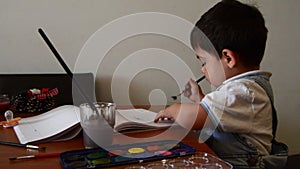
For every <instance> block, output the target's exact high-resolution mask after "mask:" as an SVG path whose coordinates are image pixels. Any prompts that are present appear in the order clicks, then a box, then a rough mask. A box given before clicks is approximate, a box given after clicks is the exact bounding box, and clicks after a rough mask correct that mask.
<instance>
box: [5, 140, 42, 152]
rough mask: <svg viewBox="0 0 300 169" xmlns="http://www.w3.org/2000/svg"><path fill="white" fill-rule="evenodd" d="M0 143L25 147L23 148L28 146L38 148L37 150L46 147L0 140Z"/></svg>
mask: <svg viewBox="0 0 300 169" xmlns="http://www.w3.org/2000/svg"><path fill="white" fill-rule="evenodd" d="M0 144H2V145H8V146H16V147H25V148H30V149H38V150H45V149H46V147H39V146H35V145H30V144H19V143H13V142H5V141H0Z"/></svg>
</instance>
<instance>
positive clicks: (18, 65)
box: [0, 0, 300, 154]
mask: <svg viewBox="0 0 300 169" xmlns="http://www.w3.org/2000/svg"><path fill="white" fill-rule="evenodd" d="M216 2H217V1H215V0H214V1H212V0H185V1H183V0H164V1H161V0H151V1H150V0H97V1H96V0H88V1H85V0H64V1H61V0H49V1H46V0H23V1H18V0H0V58H1V59H0V72H1V73H56V72H57V73H63V72H64V70H63V69H62V67H61V66H60V65H59V64H58V62H57V61H56V60H55V59H54V58H53V55H52V54H51V53H50V51H49V49H48V48H47V47H46V46H45V43H44V42H43V41H42V40H41V38H40V36H39V35H38V33H37V29H38V28H39V27H42V28H43V29H44V30H45V31H46V32H47V34H48V36H49V37H50V39H51V40H52V41H53V43H54V44H55V46H56V47H57V49H58V51H59V52H60V53H61V55H62V56H63V58H64V60H65V62H66V63H67V64H68V66H69V67H70V68H71V69H72V70H73V69H74V67H75V64H76V60H77V58H78V55H79V52H80V51H81V49H82V47H83V45H84V44H85V42H86V41H87V40H88V39H89V38H90V37H91V36H92V35H93V33H95V32H96V31H97V30H98V29H100V28H102V27H103V26H104V25H106V24H108V23H110V22H112V21H114V20H116V19H118V18H120V17H123V16H126V15H129V14H135V13H143V12H161V13H168V14H172V15H175V16H178V17H180V18H183V19H185V20H187V21H189V22H191V23H194V22H196V21H197V20H198V19H199V17H200V16H201V15H202V14H203V13H204V12H205V11H206V10H208V9H209V8H210V7H211V6H213V5H214V4H215V3H216ZM243 2H247V3H250V4H256V6H258V8H259V9H260V10H261V12H262V13H263V15H264V17H265V20H266V25H267V27H268V29H269V34H268V41H267V48H266V52H265V58H264V59H263V62H262V65H261V69H263V70H267V71H271V72H272V73H273V76H272V79H271V82H272V84H273V90H274V95H275V103H276V107H277V110H278V116H279V126H278V136H277V137H278V140H279V141H284V142H286V143H287V144H288V145H289V148H290V153H291V154H295V153H299V152H300V145H299V142H300V136H299V131H298V130H299V129H300V123H299V119H300V113H299V110H300V101H299V96H300V88H299V72H300V67H299V65H298V64H299V61H300V57H299V52H298V51H299V47H300V46H299V44H300V24H299V23H300V22H299V21H300V19H299V16H300V11H299V9H298V7H299V6H300V1H298V0H285V1H282V0H257V1H254V0H251V1H250V0H248V1H246V0H243ZM149 22H151V21H150V20H149ZM131 26H132V25H131ZM120 29H126V27H120ZM170 29H172V28H170ZM108 40H109V39H108ZM99 45H100V46H101V44H99ZM149 48H154V49H162V50H164V51H169V52H170V53H173V54H175V55H176V56H180V57H181V59H182V60H183V61H184V62H185V63H186V64H187V65H188V66H189V67H190V69H191V71H192V72H193V74H194V75H195V77H197V76H200V75H201V73H200V72H199V70H200V69H199V68H200V67H199V63H197V61H196V59H195V57H194V54H193V52H192V51H191V50H189V49H188V48H187V47H186V46H184V45H183V44H182V43H180V42H178V41H176V40H174V39H172V38H168V37H164V36H160V35H151V34H146V35H140V36H133V37H128V38H127V39H125V40H123V41H122V42H120V43H118V44H117V45H115V46H114V47H113V48H112V49H111V50H110V51H109V52H108V53H107V55H106V56H105V60H104V63H103V64H101V66H100V67H99V68H98V71H97V74H96V75H95V76H96V90H95V92H96V95H97V97H98V99H99V100H102V101H115V100H118V101H117V104H119V105H122V104H126V103H127V102H126V101H124V100H122V99H119V98H112V95H111V93H112V91H111V90H112V88H111V83H112V76H113V73H114V71H115V69H116V68H117V67H118V65H119V64H120V63H122V61H124V59H125V58H126V57H127V56H129V55H131V54H133V53H134V52H137V51H141V50H143V49H149ZM166 58H167V57H166ZM166 58H165V57H161V58H159V59H160V60H161V62H162V63H164V65H163V66H166V67H168V66H170V67H171V66H174V65H171V64H168V63H169V62H170V63H172V62H171V61H170V60H166ZM150 60H151V59H150ZM144 61H145V60H137V61H136V62H134V61H133V62H132V63H130V64H129V65H127V67H126V65H125V68H128V70H130V69H131V67H132V65H143V64H145V63H144ZM146 62H147V61H146ZM86 66H87V67H88V66H89V65H86ZM123 66H124V65H123ZM176 66H178V67H180V66H182V65H176ZM123 78H125V80H126V77H123ZM128 78H129V77H128ZM186 78H188V77H184V78H182V79H179V80H181V81H182V80H185V79H186ZM127 80H128V79H127ZM129 80H130V85H129V86H128V87H127V88H128V90H127V91H125V92H124V94H126V95H128V97H129V98H130V101H131V103H132V104H134V105H142V104H151V105H155V104H161V103H163V104H171V103H172V102H173V101H172V100H171V99H170V98H169V96H170V95H174V94H177V93H178V92H179V91H180V88H182V86H180V85H176V79H174V78H173V77H172V74H171V75H170V74H168V72H163V71H160V70H158V69H146V70H143V71H140V72H137V74H136V75H135V76H134V78H132V79H129ZM174 82H175V83H174ZM118 85H120V86H119V88H122V87H123V86H122V85H123V84H116V86H117V88H118ZM201 86H202V87H204V88H205V91H207V92H209V90H210V86H209V84H207V83H206V82H202V83H201ZM117 97H118V94H117ZM120 98H122V97H120Z"/></svg>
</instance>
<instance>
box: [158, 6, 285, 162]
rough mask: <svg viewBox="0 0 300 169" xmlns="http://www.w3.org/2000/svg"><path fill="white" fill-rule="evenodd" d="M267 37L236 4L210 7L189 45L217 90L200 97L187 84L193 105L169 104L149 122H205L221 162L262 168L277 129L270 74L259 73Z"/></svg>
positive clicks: (251, 12) (261, 24)
mask: <svg viewBox="0 0 300 169" xmlns="http://www.w3.org/2000/svg"><path fill="white" fill-rule="evenodd" d="M267 32H268V30H267V28H266V27H265V21H264V18H263V16H262V14H261V13H260V12H259V10H258V9H257V8H255V7H252V6H249V5H246V4H242V3H240V2H238V1H235V0H223V1H221V2H219V3H217V4H216V5H215V6H213V7H212V8H211V9H210V10H208V11H207V12H206V13H205V14H204V15H203V16H202V17H201V18H200V20H199V21H198V22H197V23H196V25H195V28H194V29H193V31H192V33H191V44H192V47H193V48H194V50H195V53H196V55H197V59H199V60H200V61H201V62H202V63H203V65H202V68H201V71H202V73H203V74H204V75H205V77H206V79H207V80H208V81H209V82H210V83H211V85H213V86H214V87H216V90H215V91H213V92H211V93H209V94H207V95H204V94H203V92H202V90H201V88H200V87H198V85H197V84H196V83H195V82H194V81H193V80H190V81H189V82H188V84H187V86H186V89H189V90H186V92H185V96H187V97H188V98H190V100H192V101H194V102H195V103H194V104H173V105H171V106H169V107H167V108H166V109H165V110H162V111H160V112H159V113H158V115H157V116H156V118H155V120H154V121H155V122H157V121H158V120H159V119H160V118H165V117H168V118H173V119H174V120H176V122H177V123H179V124H181V125H182V126H184V127H187V128H191V127H192V128H193V129H199V130H201V129H202V128H203V127H204V124H205V123H207V124H209V123H210V124H211V125H213V126H215V127H214V128H215V130H214V131H213V133H212V134H211V136H210V138H209V140H207V142H206V143H207V144H208V145H209V146H210V147H211V148H212V149H213V150H214V151H215V152H216V154H217V155H218V156H219V157H220V158H222V159H224V160H226V161H228V162H230V163H231V164H233V165H234V167H235V168H250V167H253V168H265V167H267V166H268V164H266V163H268V162H265V161H264V160H263V159H262V158H261V157H264V156H268V155H270V153H271V150H272V140H273V137H274V135H275V128H276V127H275V128H273V126H272V125H273V123H274V125H275V126H276V124H277V121H276V120H277V119H275V116H274V120H273V117H272V116H273V115H272V102H273V96H272V95H273V93H272V89H271V85H270V83H269V78H270V76H271V73H269V72H265V71H261V70H259V69H260V63H261V61H262V58H263V55H264V51H265V46H266V40H267ZM203 33H204V34H205V36H203ZM206 37H207V38H208V40H209V41H210V42H211V44H212V45H213V47H214V48H211V47H210V46H211V45H210V44H209V42H208V40H207V39H205V38H206ZM197 103H200V104H197ZM193 117H195V118H193ZM206 121H207V122H206ZM273 131H274V133H273ZM273 162H274V160H273ZM275 163H276V162H275ZM275 166H276V164H275ZM277 166H279V165H277Z"/></svg>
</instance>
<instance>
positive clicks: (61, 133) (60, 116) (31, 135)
mask: <svg viewBox="0 0 300 169" xmlns="http://www.w3.org/2000/svg"><path fill="white" fill-rule="evenodd" d="M155 116H156V113H155V112H152V111H149V110H145V109H123V110H120V109H118V110H116V123H115V128H114V129H115V131H116V132H125V131H136V130H153V129H162V128H168V127H170V126H172V125H173V124H172V123H154V122H153V120H154V117H155ZM81 129H82V128H81V126H80V112H79V108H78V107H76V106H73V105H64V106H60V107H57V108H55V109H52V110H50V111H48V112H46V113H43V114H40V115H37V116H33V117H28V118H23V119H22V120H20V121H19V124H18V125H17V126H15V127H14V130H15V133H16V135H17V137H18V139H19V141H20V143H22V144H26V143H32V142H34V143H41V142H50V141H63V140H69V139H72V138H74V137H75V136H77V135H78V134H79V133H80V131H81Z"/></svg>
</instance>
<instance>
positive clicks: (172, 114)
mask: <svg viewBox="0 0 300 169" xmlns="http://www.w3.org/2000/svg"><path fill="white" fill-rule="evenodd" d="M179 109H180V104H177V103H176V104H173V105H171V106H169V107H167V108H166V109H164V110H161V111H160V112H158V113H157V115H156V117H155V119H154V122H155V123H157V122H158V121H159V120H160V119H164V118H168V119H172V120H175V119H176V117H177V115H178V110H179Z"/></svg>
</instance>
